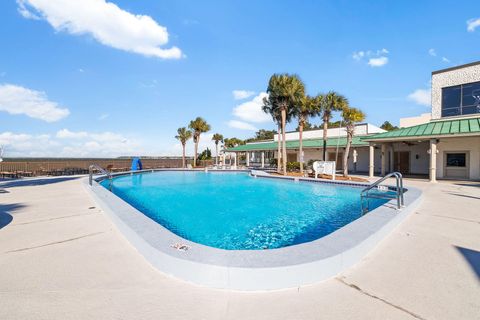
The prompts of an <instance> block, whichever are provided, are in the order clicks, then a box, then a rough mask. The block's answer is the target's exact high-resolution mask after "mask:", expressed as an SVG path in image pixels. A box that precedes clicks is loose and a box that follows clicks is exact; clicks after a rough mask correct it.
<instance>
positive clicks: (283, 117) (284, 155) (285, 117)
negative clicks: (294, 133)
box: [282, 108, 287, 176]
mask: <svg viewBox="0 0 480 320" xmlns="http://www.w3.org/2000/svg"><path fill="white" fill-rule="evenodd" d="M286 121H287V110H285V108H283V109H282V147H283V150H282V153H283V159H282V161H283V168H282V169H283V175H284V176H286V175H287V144H286V142H285V124H286Z"/></svg>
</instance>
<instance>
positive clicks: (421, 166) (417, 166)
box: [387, 141, 430, 174]
mask: <svg viewBox="0 0 480 320" xmlns="http://www.w3.org/2000/svg"><path fill="white" fill-rule="evenodd" d="M412 143H414V145H407V144H405V143H401V142H396V143H393V150H394V151H409V152H410V158H409V159H410V173H411V174H428V168H429V166H430V155H429V154H428V149H429V148H430V142H428V141H423V142H412ZM387 168H388V160H387ZM387 171H388V170H387Z"/></svg>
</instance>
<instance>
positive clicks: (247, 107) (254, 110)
mask: <svg viewBox="0 0 480 320" xmlns="http://www.w3.org/2000/svg"><path fill="white" fill-rule="evenodd" d="M266 97H268V94H267V93H266V92H260V93H259V94H258V95H257V96H256V97H254V98H253V99H252V100H250V101H247V102H244V103H242V104H239V105H238V106H236V107H235V108H234V109H233V115H234V116H236V117H238V118H240V119H241V120H243V121H248V122H255V123H260V122H269V121H271V120H272V119H271V117H270V116H269V115H268V114H266V113H265V112H263V110H262V105H263V98H266Z"/></svg>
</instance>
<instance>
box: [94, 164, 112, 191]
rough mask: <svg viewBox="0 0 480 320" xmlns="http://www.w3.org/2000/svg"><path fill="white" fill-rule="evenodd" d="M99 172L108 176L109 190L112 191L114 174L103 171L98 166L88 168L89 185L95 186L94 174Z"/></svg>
mask: <svg viewBox="0 0 480 320" xmlns="http://www.w3.org/2000/svg"><path fill="white" fill-rule="evenodd" d="M95 170H96V171H99V172H100V173H101V174H103V175H106V176H107V179H108V190H110V191H112V173H111V172H109V171H107V170H105V169H103V168H102V167H100V166H99V165H98V164H92V165H90V166H89V167H88V183H89V184H90V185H92V184H93V172H94V171H95Z"/></svg>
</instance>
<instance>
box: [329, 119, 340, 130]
mask: <svg viewBox="0 0 480 320" xmlns="http://www.w3.org/2000/svg"><path fill="white" fill-rule="evenodd" d="M342 125H343V121H342V120H338V121H334V122H329V123H328V127H329V128H331V129H334V128H341V127H342Z"/></svg>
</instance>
